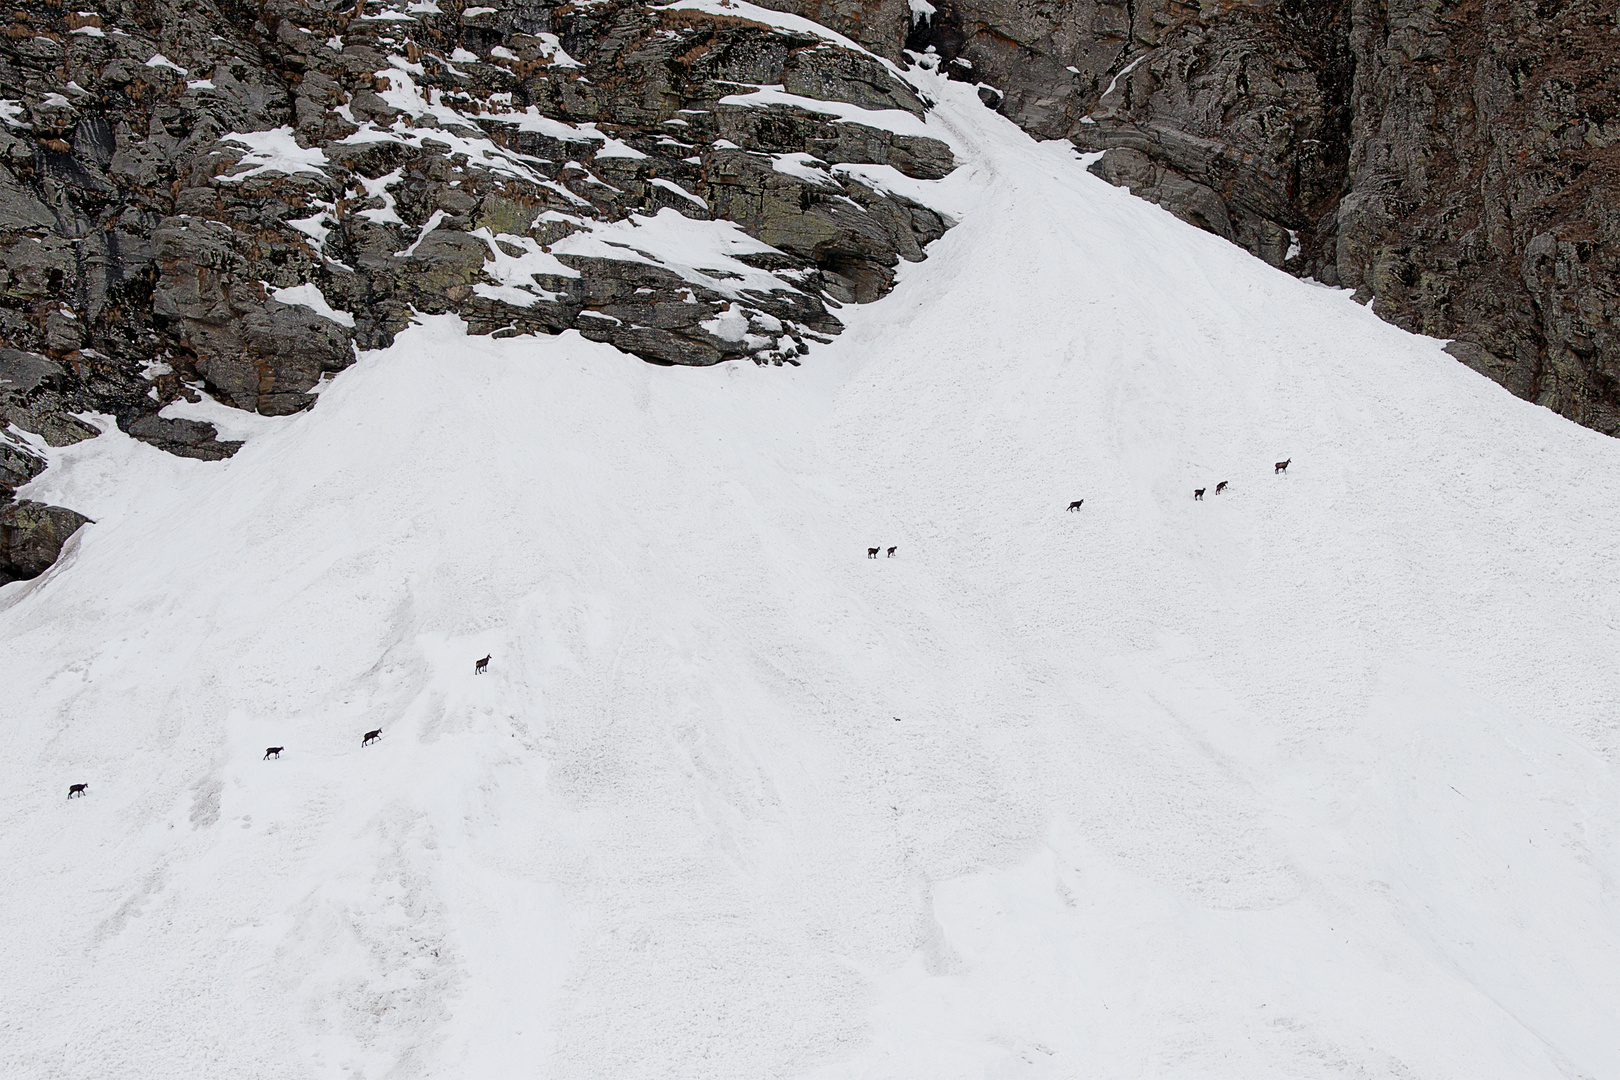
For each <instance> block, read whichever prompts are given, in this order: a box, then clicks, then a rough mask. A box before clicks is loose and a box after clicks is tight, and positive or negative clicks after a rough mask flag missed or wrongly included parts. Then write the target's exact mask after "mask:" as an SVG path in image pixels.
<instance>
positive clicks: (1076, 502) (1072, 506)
mask: <svg viewBox="0 0 1620 1080" xmlns="http://www.w3.org/2000/svg"><path fill="white" fill-rule="evenodd" d="M1085 501H1086V500H1084V499H1076V500H1074V502H1072V503H1070V504H1069V509H1070V510H1078V509H1080V504H1081V503H1083V502H1085Z"/></svg>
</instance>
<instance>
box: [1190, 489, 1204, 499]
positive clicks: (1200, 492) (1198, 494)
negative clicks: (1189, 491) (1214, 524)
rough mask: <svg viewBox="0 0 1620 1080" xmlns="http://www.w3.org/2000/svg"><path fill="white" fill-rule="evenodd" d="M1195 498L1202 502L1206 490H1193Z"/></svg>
mask: <svg viewBox="0 0 1620 1080" xmlns="http://www.w3.org/2000/svg"><path fill="white" fill-rule="evenodd" d="M1193 498H1194V499H1197V500H1199V501H1202V500H1203V498H1204V489H1203V488H1194V489H1193Z"/></svg>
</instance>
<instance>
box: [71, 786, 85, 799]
mask: <svg viewBox="0 0 1620 1080" xmlns="http://www.w3.org/2000/svg"><path fill="white" fill-rule="evenodd" d="M89 786H90V785H89V784H74V785H73V786H72V787H70V788H68V798H70V799H71V798H73V796H75V795H77V796H78V797H79V798H81V799H82V798H84V789H85V788H87V787H89Z"/></svg>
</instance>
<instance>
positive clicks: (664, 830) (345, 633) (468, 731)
mask: <svg viewBox="0 0 1620 1080" xmlns="http://www.w3.org/2000/svg"><path fill="white" fill-rule="evenodd" d="M930 93H931V94H933V95H934V96H935V97H937V98H938V99H939V100H940V106H939V108H938V109H937V110H936V111H935V112H934V113H932V114H931V115H930V118H929V120H928V122H927V128H928V129H929V130H930V131H932V132H934V133H936V134H939V135H941V136H943V137H946V138H948V139H949V140H950V141H951V142H952V144H953V145H954V146H955V147H956V150H957V153H958V155H959V157H960V158H961V160H962V162H963V165H962V167H961V168H959V169H958V170H957V172H956V173H955V174H953V175H952V176H951V177H950V178H948V179H946V180H944V181H941V182H939V183H938V184H937V185H936V186H934V187H933V188H932V189H931V194H930V196H929V197H930V198H931V199H932V202H933V204H934V205H936V206H939V207H940V208H941V209H943V210H945V211H947V212H949V213H950V214H951V215H952V216H953V217H955V218H958V219H959V220H960V224H959V225H958V226H957V227H956V228H955V229H953V230H952V231H951V232H949V233H948V234H947V235H946V236H945V237H944V238H943V239H942V240H940V241H938V242H937V243H935V244H934V245H933V246H932V247H931V248H930V251H929V258H928V259H927V260H926V261H925V262H923V263H921V264H917V265H914V266H906V267H904V269H903V273H902V275H901V280H900V283H899V286H898V287H897V288H896V289H895V291H894V293H893V294H892V295H891V296H889V297H888V298H886V299H884V300H882V301H880V302H878V303H876V304H873V305H870V306H868V307H865V308H860V309H856V308H849V307H846V308H844V309H842V311H841V312H840V315H841V317H844V318H846V319H847V320H848V321H849V324H850V325H849V330H848V332H847V333H845V334H844V335H843V336H842V337H840V338H839V339H838V340H837V341H836V342H834V343H833V344H832V345H830V346H826V347H818V348H817V349H814V350H812V352H811V353H810V355H809V356H807V357H805V358H804V364H803V367H801V368H797V369H777V368H758V367H755V366H753V365H743V364H729V365H725V366H721V367H716V368H710V369H703V370H692V369H680V368H660V367H654V366H651V365H648V364H644V363H642V362H641V361H639V360H636V359H634V358H632V357H629V356H625V355H622V354H620V353H618V352H616V351H614V350H613V349H611V348H609V347H608V346H606V345H601V344H593V343H590V342H587V341H585V340H583V339H581V338H579V337H578V336H577V335H574V334H571V333H570V334H565V335H562V336H560V337H555V338H539V339H529V338H512V339H506V340H491V339H489V338H484V337H468V336H465V333H464V330H463V327H462V326H461V324H460V323H458V322H457V321H456V320H455V319H454V318H453V317H435V318H427V319H424V320H423V321H422V323H421V325H419V326H418V327H416V328H415V329H412V330H410V331H408V332H406V333H405V334H403V335H401V337H400V338H399V340H398V342H397V343H396V345H395V346H394V347H392V348H390V349H388V350H385V351H381V352H374V353H369V354H366V355H364V356H362V357H361V359H360V361H359V362H358V363H357V364H356V365H355V366H354V367H353V368H351V369H350V370H348V371H346V372H344V373H343V374H342V375H340V376H338V377H337V378H336V379H335V380H333V381H332V382H331V384H330V385H329V386H328V387H327V388H326V389H325V390H324V392H323V393H322V394H321V397H320V401H319V403H318V405H317V406H316V407H315V408H314V409H313V410H312V411H310V412H308V413H306V414H302V415H299V416H296V417H291V418H283V419H277V420H275V421H273V422H270V423H266V424H263V425H258V426H254V427H252V428H251V429H244V432H245V433H246V434H247V436H248V442H247V444H246V446H245V447H244V448H243V449H242V451H241V452H240V453H239V454H238V455H237V456H236V457H235V458H234V459H232V460H229V461H225V462H200V461H192V460H186V459H181V458H175V457H170V456H167V455H165V454H163V453H160V452H159V451H157V450H154V449H152V448H150V447H148V446H146V445H144V444H141V443H137V442H133V441H131V440H130V439H128V438H127V437H126V436H124V435H122V434H120V433H118V431H117V430H116V428H115V427H113V426H112V425H111V422H110V420H107V419H102V420H101V421H100V422H101V423H102V424H103V425H104V426H106V427H107V429H108V430H107V431H106V433H105V434H104V435H102V436H101V437H99V438H96V439H93V440H90V441H88V442H84V443H80V444H78V445H75V446H71V447H67V448H63V449H58V450H52V451H50V453H51V458H52V462H53V464H52V467H51V468H50V469H49V470H48V471H47V472H46V473H45V474H44V475H43V476H41V477H40V478H39V479H38V480H37V481H36V482H35V483H34V484H33V485H32V486H31V487H30V488H28V489H26V490H25V491H24V492H23V494H24V496H25V497H30V498H36V499H43V500H46V501H50V502H56V503H60V504H63V505H66V506H71V507H74V508H76V509H78V510H80V511H81V512H84V513H86V514H88V515H89V516H91V517H93V518H95V519H96V523H95V524H94V525H91V526H87V527H86V528H85V529H84V530H82V531H81V532H80V533H79V535H78V537H77V538H76V539H75V540H74V541H73V542H72V543H71V544H70V545H69V548H68V550H67V551H66V552H65V553H64V556H63V558H62V559H61V560H60V562H59V563H58V565H57V566H56V567H55V568H54V569H52V570H51V571H50V572H48V573H47V574H45V575H44V576H43V577H41V578H39V579H37V580H35V581H32V582H27V583H16V584H11V585H7V586H5V587H4V588H3V589H0V671H3V672H4V679H5V692H4V693H3V694H0V738H3V740H4V742H3V745H0V752H3V755H4V760H5V762H6V768H7V777H8V783H7V785H6V791H5V797H4V799H0V865H4V866H5V868H6V874H5V882H6V884H5V888H4V889H3V890H0V919H3V921H4V925H5V926H6V928H7V935H6V943H5V945H4V946H3V953H0V957H3V961H4V964H3V969H4V978H0V1017H3V1018H4V1019H3V1020H0V1074H3V1075H5V1076H8V1077H24V1078H34V1077H59V1076H60V1077H68V1076H71V1077H75V1078H102V1077H164V1078H168V1080H189V1078H199V1080H200V1078H209V1080H218V1078H221V1077H232V1078H257V1077H264V1078H277V1080H282V1078H302V1077H312V1078H328V1077H329V1078H334V1080H336V1078H384V1077H401V1078H415V1077H424V1078H426V1077H435V1078H437V1077H491V1078H506V1077H546V1078H559V1077H562V1078H603V1080H608V1078H611V1080H632V1078H643V1077H646V1078H651V1077H681V1078H684V1077H692V1078H700V1077H701V1078H704V1080H717V1078H738V1080H759V1078H763V1077H802V1078H806V1080H846V1078H847V1080H855V1078H915V1080H949V1078H958V1077H961V1078H975V1080H977V1078H981V1077H983V1078H1001V1080H1039V1078H1067V1077H1088V1078H1089V1077H1099V1078H1116V1077H1117V1078H1126V1077H1198V1078H1203V1077H1213V1078H1227V1077H1230V1078H1234V1080H1237V1078H1244V1080H1248V1078H1256V1077H1267V1078H1270V1077H1290V1078H1295V1077H1298V1078H1315V1077H1380V1078H1382V1077H1405V1078H1424V1080H1429V1078H1457V1080H1493V1078H1500V1080H1531V1078H1540V1077H1549V1078H1551V1077H1593V1078H1603V1077H1616V1076H1620V1023H1616V1017H1617V1016H1620V877H1617V875H1620V848H1617V841H1620V836H1617V825H1620V785H1617V783H1616V773H1615V765H1616V762H1617V760H1620V726H1617V721H1616V716H1617V710H1620V700H1617V697H1620V681H1617V680H1616V678H1615V670H1614V657H1615V656H1616V655H1617V652H1620V624H1617V621H1616V615H1615V612H1616V611H1617V610H1620V528H1617V527H1616V524H1617V522H1620V442H1616V441H1614V440H1611V439H1607V438H1604V437H1602V436H1600V435H1597V434H1595V433H1593V432H1591V431H1587V430H1584V429H1582V428H1579V427H1576V426H1574V425H1572V424H1570V423H1567V422H1566V421H1564V420H1561V419H1560V418H1558V417H1557V416H1555V415H1553V414H1552V413H1551V412H1548V411H1546V410H1544V409H1540V408H1537V407H1535V406H1532V405H1529V404H1526V403H1524V402H1521V401H1519V400H1516V399H1515V398H1513V397H1511V396H1509V395H1508V394H1507V393H1506V392H1504V391H1503V390H1501V389H1500V388H1498V387H1497V386H1495V385H1493V384H1491V383H1489V382H1487V381H1486V380H1484V379H1482V378H1480V377H1479V376H1477V375H1475V374H1473V373H1472V372H1470V371H1468V370H1467V369H1465V368H1464V367H1462V366H1461V365H1460V364H1458V363H1456V362H1455V361H1454V360H1452V359H1451V358H1450V357H1448V356H1446V355H1445V354H1443V353H1442V352H1441V343H1440V342H1437V341H1433V340H1429V339H1424V338H1418V337H1413V336H1410V335H1407V334H1405V333H1402V332H1401V331H1399V330H1397V329H1395V328H1393V327H1390V326H1388V325H1386V324H1384V323H1382V322H1380V321H1379V320H1378V319H1377V318H1376V317H1374V316H1373V314H1372V313H1371V312H1368V311H1365V310H1363V309H1362V308H1360V307H1358V306H1357V305H1355V304H1354V303H1352V302H1351V301H1350V300H1349V299H1348V298H1347V296H1346V295H1345V294H1343V293H1341V292H1337V291H1333V290H1328V289H1323V288H1319V287H1315V286H1313V285H1310V284H1308V283H1303V282H1300V281H1296V280H1293V279H1291V278H1289V277H1287V276H1285V275H1283V274H1281V273H1278V272H1276V271H1274V270H1272V269H1270V268H1269V267H1267V266H1266V265H1264V264H1263V263H1261V262H1259V261H1256V260H1254V259H1252V258H1250V257H1249V256H1248V255H1246V254H1244V253H1243V252H1242V251H1240V250H1238V249H1237V248H1235V247H1232V246H1230V245H1228V244H1226V243H1224V242H1222V241H1220V240H1218V239H1216V238H1214V237H1212V236H1208V235H1206V234H1203V233H1200V232H1198V231H1196V230H1194V229H1191V228H1189V227H1187V226H1185V225H1183V224H1181V223H1180V222H1178V221H1176V220H1175V219H1174V218H1172V217H1171V216H1170V215H1168V214H1167V213H1165V212H1163V211H1161V210H1159V209H1157V208H1155V207H1153V206H1150V205H1148V204H1146V203H1144V202H1140V201H1138V200H1135V199H1133V198H1132V197H1131V196H1130V195H1128V194H1127V193H1125V192H1123V191H1120V190H1116V189H1114V188H1111V187H1109V186H1108V185H1106V184H1105V183H1103V182H1102V181H1100V180H1097V179H1095V178H1093V177H1091V176H1090V175H1088V174H1087V173H1086V172H1085V170H1084V167H1083V163H1082V162H1080V161H1079V160H1077V159H1076V158H1075V156H1074V155H1073V153H1072V151H1071V150H1070V149H1069V148H1068V147H1067V146H1066V145H1065V144H1063V143H1061V142H1059V143H1048V144H1040V145H1038V144H1035V143H1033V142H1031V141H1029V140H1028V139H1027V138H1025V137H1024V136H1023V135H1022V134H1020V133H1019V132H1018V131H1017V130H1016V129H1014V128H1013V127H1012V126H1011V125H1009V124H1008V123H1007V122H1006V121H1004V120H1003V119H1001V118H999V117H998V116H996V115H995V114H993V113H992V112H990V111H989V110H986V109H983V108H982V107H981V106H980V105H979V104H978V103H977V100H976V99H975V98H974V97H973V92H972V89H971V88H970V87H965V86H960V85H956V84H947V83H943V82H941V83H939V84H938V85H936V86H933V87H931V88H930ZM255 154H257V155H259V156H258V157H257V158H254V160H262V161H263V162H265V164H266V165H268V164H269V162H270V160H271V159H272V158H277V159H278V160H281V161H285V160H286V159H287V158H288V157H290V155H291V150H290V148H282V147H276V148H272V147H270V146H269V145H268V144H266V145H264V146H258V147H255ZM245 160H247V159H245ZM261 167H263V166H261ZM641 227H645V223H643V226H641ZM627 228H628V227H627ZM666 231H667V230H666ZM672 235H673V233H672ZM695 265H704V264H703V263H702V261H701V260H699V261H698V262H696V263H695ZM1284 459H1290V460H1291V461H1292V464H1291V466H1290V467H1289V469H1288V471H1287V473H1286V474H1282V475H1278V474H1275V473H1274V471H1273V463H1274V462H1276V461H1280V460H1284ZM1222 480H1225V481H1229V482H1230V486H1229V487H1228V488H1227V489H1226V490H1225V491H1224V492H1222V493H1220V494H1219V495H1217V494H1216V493H1215V490H1214V489H1215V486H1216V484H1217V483H1218V482H1219V481H1222ZM1195 488H1206V489H1208V492H1209V493H1208V494H1207V495H1206V496H1205V498H1204V499H1203V501H1197V502H1195V501H1194V500H1193V497H1192V493H1193V490H1194V489H1195ZM1076 499H1084V500H1085V502H1084V506H1083V507H1082V508H1081V509H1080V510H1079V511H1078V512H1074V513H1069V512H1066V511H1065V509H1064V508H1065V507H1066V506H1067V505H1068V504H1069V503H1070V502H1071V501H1073V500H1076ZM890 545H894V546H896V547H897V548H898V550H897V552H896V554H895V556H894V557H893V558H887V557H879V558H877V559H869V558H868V557H867V549H868V548H870V547H874V546H876V547H880V548H887V547H888V546H890ZM880 556H881V553H880ZM486 654H488V655H490V656H492V660H491V661H490V668H489V672H488V674H486V675H475V674H474V672H473V661H474V660H475V659H477V658H479V657H482V656H484V655H486ZM373 728H381V729H382V737H381V739H380V740H379V741H378V742H376V743H375V744H373V745H370V746H366V747H364V748H362V746H361V736H362V734H363V733H364V732H366V731H368V730H370V729H373ZM268 746H284V747H285V748H286V749H285V751H284V752H283V753H282V755H281V757H280V759H279V760H264V759H263V755H264V751H265V748H266V747H268ZM70 783H87V784H88V785H89V788H88V794H87V795H86V797H85V798H82V799H74V800H72V801H71V802H69V801H67V800H66V799H65V795H66V792H67V787H68V785H69V784H70Z"/></svg>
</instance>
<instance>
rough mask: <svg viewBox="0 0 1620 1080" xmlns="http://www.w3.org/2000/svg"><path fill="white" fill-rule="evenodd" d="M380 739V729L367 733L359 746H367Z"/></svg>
mask: <svg viewBox="0 0 1620 1080" xmlns="http://www.w3.org/2000/svg"><path fill="white" fill-rule="evenodd" d="M380 738H382V728H378V729H377V730H376V731H368V732H366V737H365V738H363V739H361V740H360V745H361V746H367V745H369V744H371V743H374V742H376V741H377V740H378V739H380Z"/></svg>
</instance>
